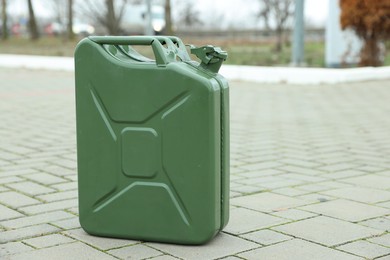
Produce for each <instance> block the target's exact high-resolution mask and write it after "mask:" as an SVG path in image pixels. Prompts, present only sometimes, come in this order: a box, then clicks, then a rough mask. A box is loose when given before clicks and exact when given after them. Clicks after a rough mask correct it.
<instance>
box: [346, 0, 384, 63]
mask: <svg viewBox="0 0 390 260" xmlns="http://www.w3.org/2000/svg"><path fill="white" fill-rule="evenodd" d="M340 8H341V17H340V22H341V28H342V29H343V30H344V29H347V28H350V29H352V30H354V31H355V33H356V34H357V36H358V37H359V38H361V39H362V40H363V42H364V43H363V47H362V49H361V52H360V62H359V65H360V66H380V65H382V62H381V59H380V54H381V51H380V46H379V43H380V42H381V41H385V40H388V39H390V0H340Z"/></svg>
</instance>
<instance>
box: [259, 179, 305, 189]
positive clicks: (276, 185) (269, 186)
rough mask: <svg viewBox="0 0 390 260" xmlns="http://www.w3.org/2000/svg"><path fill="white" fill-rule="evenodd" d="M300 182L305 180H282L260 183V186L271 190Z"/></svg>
mask: <svg viewBox="0 0 390 260" xmlns="http://www.w3.org/2000/svg"><path fill="white" fill-rule="evenodd" d="M302 183H305V182H304V181H300V180H282V181H275V182H267V183H263V184H261V186H262V187H264V188H267V189H270V190H273V189H279V188H283V187H290V186H296V185H300V184H302Z"/></svg>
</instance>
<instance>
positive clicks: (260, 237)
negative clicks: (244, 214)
mask: <svg viewBox="0 0 390 260" xmlns="http://www.w3.org/2000/svg"><path fill="white" fill-rule="evenodd" d="M241 237H243V238H245V239H248V240H251V241H253V242H256V243H259V244H262V245H271V244H275V243H279V242H282V241H286V240H290V239H293V237H290V236H286V235H283V234H281V233H278V232H275V231H272V230H268V229H265V230H260V231H255V232H251V233H247V234H244V235H241Z"/></svg>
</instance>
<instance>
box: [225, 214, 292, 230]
mask: <svg viewBox="0 0 390 260" xmlns="http://www.w3.org/2000/svg"><path fill="white" fill-rule="evenodd" d="M286 222H287V221H286V220H284V219H282V218H278V217H274V216H271V215H268V214H265V213H261V212H257V211H253V210H249V209H245V208H237V209H233V210H232V211H231V212H230V219H229V223H228V225H227V226H226V227H225V229H224V231H226V232H228V233H231V234H236V235H237V234H243V233H247V232H250V231H254V230H258V229H263V228H267V227H271V226H275V225H278V224H282V223H286Z"/></svg>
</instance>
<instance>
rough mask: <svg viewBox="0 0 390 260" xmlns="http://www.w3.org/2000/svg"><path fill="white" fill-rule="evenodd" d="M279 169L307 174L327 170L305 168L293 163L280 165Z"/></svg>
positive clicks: (322, 172)
mask: <svg viewBox="0 0 390 260" xmlns="http://www.w3.org/2000/svg"><path fill="white" fill-rule="evenodd" d="M278 169H280V170H284V171H287V172H295V173H299V174H307V175H320V174H324V173H326V172H325V171H319V170H318V169H308V168H303V167H298V166H293V165H287V166H283V167H278Z"/></svg>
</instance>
